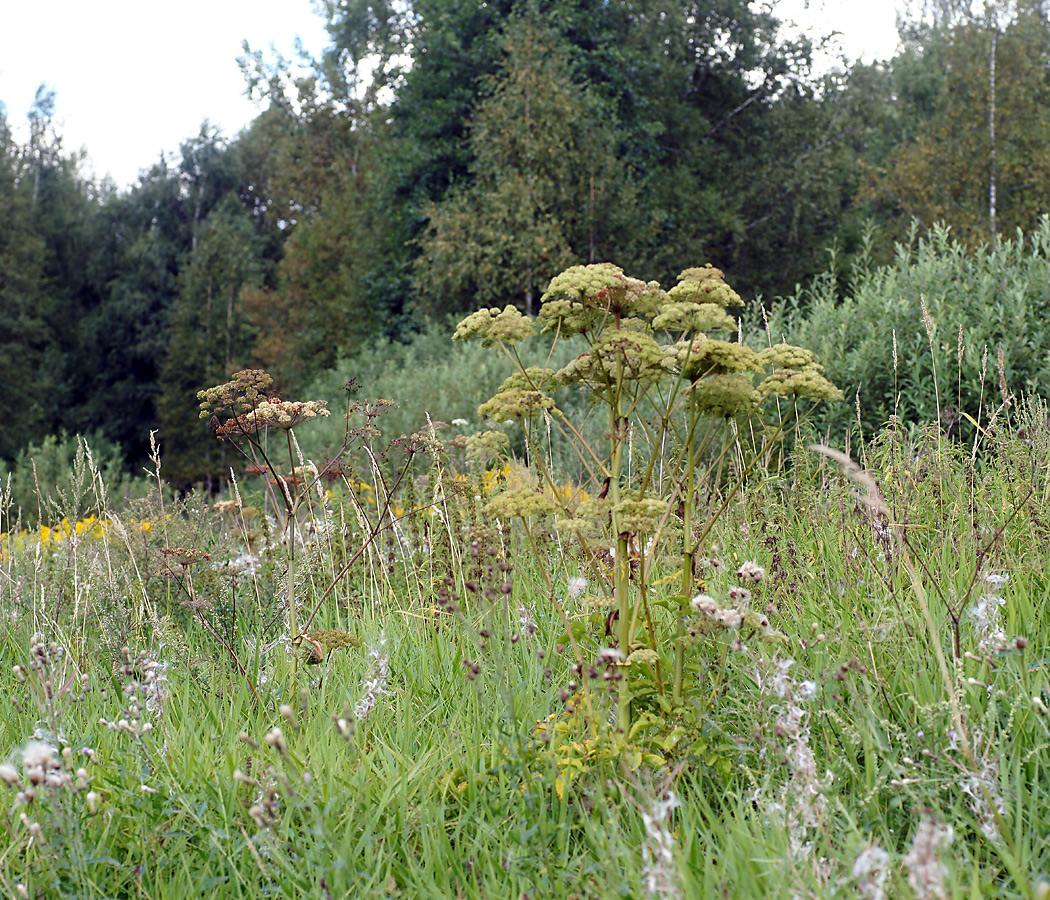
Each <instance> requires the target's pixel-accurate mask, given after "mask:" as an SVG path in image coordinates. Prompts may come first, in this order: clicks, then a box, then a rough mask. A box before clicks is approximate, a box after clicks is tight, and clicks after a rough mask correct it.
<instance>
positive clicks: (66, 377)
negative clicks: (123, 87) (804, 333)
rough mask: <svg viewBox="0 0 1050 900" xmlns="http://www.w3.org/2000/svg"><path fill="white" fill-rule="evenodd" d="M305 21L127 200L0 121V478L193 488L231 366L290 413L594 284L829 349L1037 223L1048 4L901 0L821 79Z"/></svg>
mask: <svg viewBox="0 0 1050 900" xmlns="http://www.w3.org/2000/svg"><path fill="white" fill-rule="evenodd" d="M324 10H325V14H326V17H327V27H328V32H329V35H330V38H331V43H330V46H329V47H328V49H327V50H326V51H325V53H324V54H323V55H322V57H321V58H320V59H316V60H312V61H310V62H309V66H308V68H309V75H307V76H305V77H299V76H295V77H293V75H292V73H293V71H299V66H300V65H301V61H296V63H295V65H294V66H293V64H292V63H291V62H289V61H287V60H283V59H281V58H279V57H276V56H274V55H273V54H271V55H269V56H267V55H266V54H264V53H262V52H259V51H252V50H250V48H247V47H246V48H245V56H244V58H243V59H242V60H241V63H242V67H243V70H244V73H245V77H246V84H247V89H248V91H249V92H250V93H251V94H252V95H253V96H254V97H256V98H257V99H259V100H260V101H261V103H262V108H263V109H264V111H263V112H261V113H260V115H259V116H258V117H257V118H256V119H255V120H254V121H253V122H252V123H251V124H250V126H249V127H248V128H246V129H245V130H244V131H243V132H242V133H240V134H239V135H237V136H236V137H234V138H232V139H228V138H225V137H223V136H221V135H220V134H219V133H218V132H217V131H216V130H215V129H214V128H211V127H209V126H207V125H205V126H203V127H202V128H201V131H200V133H199V134H197V135H195V136H193V137H191V138H189V139H187V140H186V141H185V142H184V143H183V145H182V147H181V152H180V154H179V156H178V158H174V159H167V158H164V157H162V158H161V159H160V160H159V161H158V162H157V163H155V164H154V165H153V166H152V167H150V168H149V169H148V170H144V171H143V173H142V175H141V177H140V178H139V180H138V182H137V183H136V184H135V185H133V186H132V187H131V188H129V189H127V190H117V189H116V188H114V187H113V186H112V184H107V183H105V182H97V181H95V180H94V179H92V178H90V177H87V176H85V175H84V174H83V171H82V166H81V159H80V157H79V156H78V155H77V154H75V153H73V154H71V153H69V152H68V151H67V150H66V148H65V147H64V146H63V140H62V135H61V134H60V133H58V130H57V127H56V125H55V123H54V122H55V108H56V98H55V97H54V95H53V94H50V93H48V92H47V91H46V90H43V89H42V90H41V91H40V92H39V93H38V96H37V102H36V104H35V106H34V108H33V110H32V111H31V113H30V122H29V125H30V128H29V131H28V138H27V140H26V141H25V142H23V143H20V142H18V141H16V140H15V138H14V136H13V131H12V128H11V123H10V122H8V121H7V119H6V118H5V117H4V114H3V110H2V108H0V312H2V314H0V384H2V385H3V387H4V390H3V393H2V396H0V464H3V463H4V462H6V463H12V462H13V461H15V460H17V459H18V458H19V455H20V454H22V456H23V458H25V454H26V452H27V448H36V449H39V448H40V447H41V446H45V445H46V444H47V442H48V441H49V440H50V441H52V445H55V443H56V441H57V444H61V443H62V440H63V439H62V438H61V437H60V438H49V436H54V435H63V434H73V433H85V434H92V435H93V436H94V441H95V446H96V447H99V446H101V447H104V448H107V452H108V454H109V457H110V459H111V461H112V462H113V465H115V466H117V467H118V468H119V467H123V468H125V469H126V470H127V471H132V472H137V471H140V466H141V464H142V462H143V461H144V459H145V458H146V456H147V454H148V451H149V440H150V431H151V430H153V429H156V430H158V432H159V436H160V440H161V442H162V443H163V446H164V454H165V474H166V476H167V477H168V478H169V479H170V480H171V482H172V483H173V484H175V485H176V486H180V487H188V486H191V485H193V484H195V483H202V484H204V485H206V486H217V484H218V483H219V482H220V481H221V480H222V479H223V478H224V477H225V476H226V473H227V472H228V463H229V461H228V460H226V459H225V458H224V457H223V456H222V447H221V445H217V442H215V441H214V438H213V437H212V435H211V434H210V433H209V432H208V431H207V429H206V428H205V427H204V423H201V422H199V420H198V419H197V417H196V401H195V395H196V392H197V390H199V389H200V388H202V387H206V386H208V385H212V384H215V383H218V382H221V381H224V380H225V379H226V377H227V376H228V375H229V374H230V373H231V372H233V371H236V370H237V369H241V368H244V367H246V366H258V367H262V368H266V369H267V370H269V371H270V372H271V373H273V375H274V376H275V378H276V379H277V384H278V386H279V387H280V389H281V391H282V392H283V393H286V394H289V395H300V394H304V393H307V394H309V395H310V396H314V395H315V393H316V391H317V388H318V386H319V385H324V384H327V383H328V382H331V381H334V380H339V381H340V382H341V380H342V379H341V376H340V378H338V379H337V378H336V375H337V374H338V373H344V372H349V373H350V374H353V370H354V368H355V365H358V366H360V365H364V364H365V363H364V362H362V361H366V360H375V359H382V358H397V359H399V360H402V361H404V360H405V359H407V358H409V357H406V356H405V354H404V352H403V349H399V348H403V346H404V345H405V344H411V343H413V342H415V343H416V344H418V345H420V346H423V345H425V344H426V340H427V338H428V334H429V333H430V332H433V331H435V330H436V331H440V330H441V328H442V326H443V323H447V321H448V319H449V317H451V316H458V315H461V314H462V313H464V312H465V311H469V310H471V309H474V308H477V307H480V306H491V305H500V306H502V305H504V304H505V303H516V304H517V305H518V306H519V307H520V308H522V309H523V310H529V311H535V308H536V306H537V303H538V298H539V296H540V294H541V293H542V292H543V290H544V287H545V286H546V284H547V282H548V281H549V279H550V278H551V276H552V275H554V274H556V273H557V272H559V271H561V270H562V269H564V268H565V267H566V266H568V265H572V264H575V263H589V262H597V261H606V260H611V261H614V262H616V263H617V264H619V265H621V266H622V267H623V268H624V269H625V270H627V271H628V272H629V273H630V274H632V275H635V276H639V277H643V278H646V279H657V280H659V281H661V282H662V283H664V284H670V283H673V281H674V278H675V276H676V275H677V273H678V272H679V271H680V270H681V269H683V268H685V267H687V266H692V265H702V264H704V263H708V262H710V263H713V264H715V265H718V266H719V267H721V268H722V269H724V270H725V271H726V272H727V277H728V278H729V280H730V282H731V283H732V284H733V285H734V287H735V288H736V289H737V290H738V292H739V293H740V294H741V295H742V296H743V297H744V298H745V300H746V301H747V302H748V303H749V305H751V307H752V309H751V313H753V315H752V320H753V321H760V316H761V313H762V311H763V310H767V311H768V310H770V309H774V310H775V309H776V308H778V304H779V305H780V307H781V308H789V309H790V310H791V315H792V317H793V318H792V320H791V321H794V322H795V327H798V328H802V329H803V330H804V329H805V327H806V325H805V319H806V316H807V315H809V314H810V312H811V310H810V307H811V306H813V307H816V306H818V305H820V304H821V303H823V307H822V308H823V313H822V315H823V316H824V318H823V319H820V320H819V321H820V322H821V323H823V324H821V325H820V327H819V329H818V330H819V331H820V332H821V333H822V334H824V335H825V336H826V335H827V334H829V333H831V331H833V329H829V328H827V327H825V326H826V323H827V321H828V316H829V315H830V313H829V311H828V306H829V304H830V306H831V307H838V306H841V305H842V303H843V302H844V300H845V298H848V297H850V296H854V299H855V296H859V295H860V294H862V293H863V291H862V290H860V287H861V286H862V285H861V282H862V281H863V280H864V278H867V279H868V282H866V283H867V284H868V285H869V286H870V279H871V277H872V272H873V271H876V270H877V269H878V267H880V266H881V267H883V268H882V269H881V271H883V272H887V271H890V269H892V267H893V266H897V267H898V268H900V267H901V266H902V265H903V266H908V265H913V264H914V258H917V257H921V255H922V253H923V247H924V246H925V247H927V249H928V248H929V247H930V246H940V247H941V250H942V251H943V252H941V251H938V252H941V256H945V255H948V256H950V255H952V254H958V253H959V252H963V253H968V254H974V257H973V258H976V259H981V258H984V257H982V256H981V254H982V253H983V254H987V253H989V252H991V253H992V254H993V256H994V255H995V254H996V253H999V252H1000V251H999V248H1000V236H1005V237H1006V238H1010V237H1012V236H1013V235H1015V234H1020V235H1029V234H1037V233H1039V229H1040V222H1041V221H1042V217H1043V216H1045V214H1046V213H1047V212H1048V211H1050V79H1048V74H1050V68H1048V66H1050V17H1048V12H1047V4H1046V3H1045V2H1032V0H1016V2H1002V0H1000V2H989V3H987V4H980V5H979V9H976V11H975V7H972V6H971V5H970V4H969V3H961V2H958V0H936V2H932V3H926V4H924V5H923V6H922V8H921V9H920V8H913V9H911V10H910V11H909V12H908V13H906V14H904V15H903V16H902V18H901V21H900V35H901V45H900V49H899V51H898V53H897V55H896V56H895V57H894V58H892V59H890V60H888V61H885V62H878V63H872V64H859V63H858V64H852V65H849V66H846V65H843V66H841V67H839V68H837V69H835V70H833V71H817V70H816V69H815V67H814V65H813V59H814V50H815V48H814V46H813V44H812V42H811V41H810V40H809V39H806V38H798V37H794V38H788V37H785V36H784V32H783V30H782V29H781V27H780V23H779V22H778V21H777V20H776V19H775V18H774V17H773V15H772V14H771V13H769V12H768V11H767V10H764V9H763V8H761V6H760V5H759V4H755V3H749V2H745V0H696V2H673V0H636V2H620V0H571V2H570V0H547V2H540V0H492V2H483V3H462V2H452V0H411V2H377V3H368V2H363V0H328V2H326V3H325V4H324ZM129 127H131V126H130V125H129ZM945 227H947V229H948V230H947V231H945ZM1044 232H1045V226H1044ZM1045 236H1046V235H1045V234H1044V237H1045ZM924 240H926V241H927V242H928V243H926V244H923V241H924ZM930 241H932V243H929V242H930ZM938 241H939V242H940V243H939V244H938ZM1044 243H1045V242H1044ZM1025 246H1026V245H1025V243H1024V240H1023V239H1021V238H1019V239H1018V241H1017V242H1016V243H1010V242H1009V241H1007V247H1008V248H1009V247H1016V248H1017V251H1016V253H1015V257H1017V256H1020V255H1023V253H1024V247H1025ZM1040 246H1042V245H1040ZM902 248H903V249H902ZM960 248H962V249H961V250H960ZM1043 249H1044V250H1045V249H1046V248H1045V247H1044V248H1043ZM1010 252H1013V251H1010ZM1039 252H1041V251H1039ZM1043 256H1044V257H1045V253H1044V254H1043ZM886 267H890V269H887V268H886ZM993 268H994V267H993ZM945 296H946V297H948V295H947V294H946V295H945ZM829 298H830V299H829ZM1044 299H1045V298H1044ZM956 302H957V303H958V304H965V303H966V302H967V300H966V298H965V297H962V298H958V299H957V301H956ZM783 321H784V322H785V323H788V320H787V319H784V320H783ZM788 324H790V323H788ZM840 324H842V328H843V329H846V328H848V327H849V324H848V322H842V323H840ZM1020 324H1021V327H1022V329H1027V328H1029V327H1030V326H1033V325H1037V324H1038V323H1034V322H1028V323H1024V322H1022V323H1020ZM912 325H913V326H914V330H915V331H916V333H918V331H919V330H920V329H921V328H922V325H921V322H918V321H917V322H914V323H912ZM1017 325H1018V323H1013V326H1012V330H1013V331H1014V332H1015V333H1016V331H1017ZM785 327H787V325H785ZM809 327H810V329H811V330H812V329H813V328H814V327H816V326H814V325H813V324H812V322H811V323H810V325H809ZM959 327H960V332H959V335H960V336H959V341H960V343H959V347H960V350H959V355H960V365H961V360H962V349H961V348H962V324H960V326H959ZM996 328H998V329H999V331H998V333H995V330H996ZM1007 330H1011V325H1010V324H1009V323H1002V322H1000V323H999V324H998V325H996V326H994V327H992V328H990V329H986V331H987V332H988V333H984V334H980V335H976V338H977V342H978V343H977V344H976V345H975V346H978V347H979V344H980V341H982V340H983V341H984V342H985V344H987V343H988V342H991V343H992V346H993V348H994V345H995V342H996V341H999V340H1002V339H1003V338H1004V332H1005V331H1007ZM1032 330H1035V329H1032ZM883 336H884V337H885V335H883ZM1015 337H1016V334H1015ZM953 339H954V335H953ZM893 340H894V342H896V332H894V335H893ZM922 340H923V341H925V338H923V339H922ZM806 345H807V346H813V341H810V342H809V343H807V344H806ZM1039 346H1041V344H1040V345H1039ZM894 348H896V343H894ZM815 349H818V351H819V350H820V349H821V348H820V347H815ZM882 349H883V360H882V361H883V363H884V364H885V365H884V368H885V369H886V370H887V371H888V370H889V367H890V361H889V353H890V350H889V347H888V346H887V347H883V348H882ZM952 352H954V349H953V351H952ZM993 352H994V350H993ZM1041 352H1042V351H1040V353H1041ZM869 355H870V354H869ZM1044 355H1045V354H1044ZM412 358H413V359H414V360H415V364H417V365H425V364H426V363H425V359H424V358H422V357H420V356H419V355H417V356H415V357H412ZM894 361H896V349H894ZM1045 361H1046V360H1045V358H1043V357H1039V358H1037V359H1032V360H1029V365H1030V366H1033V367H1038V366H1039V365H1042V364H1043V363H1045ZM960 377H961V376H960ZM494 378H495V383H496V384H498V381H499V378H498V376H494ZM840 383H842V382H841V381H840ZM842 384H843V387H845V388H846V389H847V392H848V393H851V389H852V387H854V385H853V384H845V383H842ZM1027 386H1028V387H1032V385H1027ZM857 387H858V390H859V384H858V385H857ZM491 389H492V386H489V388H488V390H489V393H491ZM484 390H485V389H484V388H482V389H480V390H479V392H478V393H477V394H476V396H475V397H474V401H473V402H474V403H475V404H476V403H477V402H479V401H480V400H481V399H484V397H487V396H488V395H489V394H488V393H484ZM851 396H852V394H851ZM960 396H961V389H960ZM395 399H399V400H400V399H402V398H395ZM860 399H861V400H863V399H865V398H864V397H861V398H860ZM896 405H897V400H896V398H894V400H893V409H896ZM885 406H886V404H885V399H884V398H883V405H882V406H881V407H878V406H876V407H872V409H870V410H866V412H867V413H870V415H871V416H873V417H874V418H875V421H876V424H879V422H878V419H879V418H881V417H882V416H883V414H884V413H885V411H886V409H885ZM917 412H920V413H921V412H922V410H917ZM883 421H884V419H883Z"/></svg>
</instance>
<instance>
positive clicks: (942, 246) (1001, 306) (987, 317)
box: [769, 217, 1050, 442]
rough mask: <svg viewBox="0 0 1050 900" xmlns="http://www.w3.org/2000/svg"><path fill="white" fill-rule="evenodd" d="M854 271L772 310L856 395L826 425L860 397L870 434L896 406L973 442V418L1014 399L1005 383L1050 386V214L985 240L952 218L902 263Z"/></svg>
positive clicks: (1035, 390)
mask: <svg viewBox="0 0 1050 900" xmlns="http://www.w3.org/2000/svg"><path fill="white" fill-rule="evenodd" d="M846 281H847V284H848V287H847V289H845V290H844V289H843V287H842V279H840V278H839V277H838V274H837V273H835V272H833V271H829V272H827V273H825V274H824V275H822V276H820V277H818V278H817V279H816V280H815V282H814V284H813V285H812V286H811V287H809V288H806V289H800V290H799V291H798V292H797V293H796V294H795V295H794V296H793V297H790V298H787V299H784V300H781V301H780V302H779V303H778V304H777V305H776V306H775V307H774V309H773V310H772V311H771V314H770V318H769V331H770V334H771V335H772V336H773V339H774V340H775V339H778V338H782V339H784V340H787V341H791V342H793V343H798V344H802V345H803V346H806V347H809V348H810V349H812V350H813V351H814V352H816V353H817V354H818V355H819V357H820V358H821V359H822V360H823V361H824V363H825V365H826V366H827V373H826V374H827V377H828V378H829V379H830V380H832V381H834V383H835V384H837V385H838V386H839V387H841V388H842V390H843V391H844V392H845V394H846V396H847V397H849V398H850V399H853V398H854V397H857V404H854V403H849V404H839V405H836V406H828V407H825V408H824V409H822V410H820V411H819V412H818V413H817V414H816V415H815V417H814V422H815V424H816V425H817V426H818V428H819V429H820V430H821V431H824V430H826V429H830V431H831V433H832V434H833V435H841V434H842V433H843V432H844V431H846V430H848V429H852V428H855V426H856V424H857V411H856V406H857V405H859V408H860V417H861V421H862V423H863V428H864V431H865V434H867V435H872V434H875V433H877V432H878V430H879V429H880V428H881V427H882V425H883V424H885V423H886V422H887V421H889V419H890V416H891V415H894V414H896V415H897V416H898V418H899V419H900V420H901V421H902V422H905V423H912V422H916V423H917V422H931V421H937V420H938V418H939V419H940V422H941V425H942V426H943V427H944V428H945V429H946V430H950V433H952V434H954V435H960V434H961V435H962V436H963V437H964V438H965V439H966V440H967V441H968V442H969V441H970V440H972V437H973V430H972V429H973V426H972V424H971V423H970V421H969V419H972V420H973V421H975V422H981V423H982V425H983V424H984V423H986V422H987V421H988V420H989V417H990V415H991V414H992V413H993V412H994V411H995V410H996V408H998V407H999V406H1000V405H1001V404H1002V402H1003V400H1004V397H1003V393H1002V389H1001V386H1002V385H1005V386H1007V389H1008V391H1010V390H1012V391H1019V392H1023V393H1026V394H1032V395H1035V396H1040V397H1043V398H1046V397H1047V396H1048V391H1050V376H1048V374H1047V360H1048V358H1050V330H1048V329H1047V328H1046V326H1045V323H1046V321H1047V318H1048V316H1050V219H1048V218H1045V217H1044V218H1043V220H1042V221H1041V222H1040V224H1039V226H1038V227H1037V228H1036V230H1035V231H1034V232H1033V233H1032V234H1031V235H1029V236H1027V237H1025V236H1024V235H1022V234H1020V233H1018V234H1017V235H1016V236H1015V237H1014V238H1013V239H1012V240H1006V239H1004V240H1000V241H999V242H998V243H997V244H996V245H995V246H994V247H988V246H986V247H982V248H978V249H977V250H971V249H969V248H967V247H966V246H964V245H963V244H961V243H960V242H958V241H956V240H954V239H953V238H952V236H951V232H950V231H949V229H947V228H945V227H938V228H934V229H932V230H931V231H930V232H929V233H927V234H926V235H924V236H922V237H919V236H918V235H917V234H913V236H912V239H911V240H909V242H908V243H907V244H904V245H898V247H897V252H896V257H895V259H894V261H893V263H892V264H890V265H884V266H872V265H870V264H868V263H867V262H866V261H865V260H864V259H862V260H861V263H860V264H859V265H857V266H855V267H854V269H853V271H852V273H851V276H850V278H849V279H847V280H846ZM924 304H925V308H926V312H927V315H926V316H924V314H923V305H924ZM928 330H929V332H930V333H928ZM1000 352H1001V356H1000ZM1000 360H1001V367H1002V371H1001V373H1000V371H999V366H1000ZM858 392H859V394H858Z"/></svg>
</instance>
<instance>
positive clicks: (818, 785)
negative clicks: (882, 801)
mask: <svg viewBox="0 0 1050 900" xmlns="http://www.w3.org/2000/svg"><path fill="white" fill-rule="evenodd" d="M794 665H795V661H794V660H793V659H781V660H776V671H775V672H774V674H773V675H772V677H771V678H769V679H768V680H767V679H764V678H763V676H762V673H761V671H759V672H757V673H756V680H757V682H758V686H759V690H760V691H761V692H762V693H763V694H766V695H769V694H772V695H773V696H775V697H776V698H777V700H778V701H779V702H778V703H776V705H775V706H774V710H775V714H776V719H775V723H774V724H775V733H776V735H777V736H778V737H779V738H780V739H781V741H782V742H783V746H784V753H785V757H786V761H787V764H788V769H789V771H790V777H789V779H788V781H787V782H786V783H785V784H784V785H783V786H782V789H781V791H780V792H779V793H778V795H777V796H776V797H775V798H774V799H773V800H772V801H771V802H769V803H768V804H767V810H768V813H769V815H770V818H771V819H773V820H774V821H780V822H783V823H784V825H785V827H786V828H787V832H788V840H789V842H790V845H791V852H792V856H794V857H795V858H796V859H801V858H805V857H806V856H808V855H809V851H810V846H811V844H810V841H809V834H810V832H811V831H813V830H815V829H817V828H819V826H820V824H821V822H822V821H823V820H824V818H825V814H826V811H827V798H826V797H825V796H824V791H825V787H826V782H827V780H828V779H829V778H830V777H831V776H830V773H828V774H826V775H825V776H824V778H823V779H822V778H821V777H820V776H819V774H818V772H817V763H816V757H815V756H814V754H813V749H812V748H811V747H810V744H809V739H810V733H809V710H808V709H806V707H805V705H804V704H806V703H808V702H809V701H811V700H812V699H813V698H814V697H815V696H816V693H817V684H816V682H814V681H809V680H804V681H796V680H795V679H794V678H793V677H792V676H791V674H790V670H791V667H792V666H794ZM758 799H760V798H758V797H756V800H758Z"/></svg>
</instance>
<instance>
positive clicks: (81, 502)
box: [0, 432, 146, 531]
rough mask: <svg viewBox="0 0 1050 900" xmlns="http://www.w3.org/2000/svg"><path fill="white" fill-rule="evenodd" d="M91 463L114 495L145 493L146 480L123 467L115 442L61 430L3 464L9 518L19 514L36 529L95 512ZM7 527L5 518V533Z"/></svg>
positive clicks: (0, 482)
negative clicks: (131, 473)
mask: <svg viewBox="0 0 1050 900" xmlns="http://www.w3.org/2000/svg"><path fill="white" fill-rule="evenodd" d="M89 458H90V462H91V466H89V465H88V460H89ZM92 467H93V468H94V469H95V470H97V471H98V472H99V473H100V474H101V476H102V481H103V483H104V484H105V490H106V492H107V494H108V495H109V496H110V498H111V499H117V498H124V499H127V498H130V497H133V496H135V497H138V496H143V495H144V494H145V492H146V487H145V480H144V479H143V478H134V477H132V476H130V475H128V474H127V472H126V471H125V469H124V458H123V456H122V455H121V452H120V448H119V447H118V446H117V445H116V444H114V443H112V442H111V441H107V440H106V439H105V438H103V437H102V436H101V435H92V436H91V437H89V438H83V437H80V436H79V435H69V434H66V433H65V432H63V433H62V434H59V435H49V436H48V437H46V438H44V439H43V440H42V441H41V442H40V443H38V444H30V445H29V446H27V447H25V448H24V449H23V450H22V451H21V452H20V453H19V454H18V456H17V457H15V461H14V463H12V464H11V465H9V466H8V465H5V464H4V463H3V462H0V496H2V497H3V499H4V501H5V502H4V506H5V507H6V509H5V511H4V516H5V518H6V519H9V520H16V519H19V518H20V519H21V523H22V525H23V526H28V527H33V526H36V525H39V524H47V523H49V522H54V521H59V520H61V519H62V518H63V517H68V518H69V519H70V521H74V522H75V521H77V520H78V519H82V518H84V517H85V516H88V515H90V514H91V513H92V512H97V510H98V508H99V507H100V506H101V503H100V498H99V497H98V496H97V493H96V491H95V489H94V487H93V484H92V474H91V468H92ZM8 492H9V493H8ZM8 525H9V522H8V521H5V522H4V524H3V530H4V531H6V530H8Z"/></svg>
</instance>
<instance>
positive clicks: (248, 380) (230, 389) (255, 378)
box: [197, 369, 273, 419]
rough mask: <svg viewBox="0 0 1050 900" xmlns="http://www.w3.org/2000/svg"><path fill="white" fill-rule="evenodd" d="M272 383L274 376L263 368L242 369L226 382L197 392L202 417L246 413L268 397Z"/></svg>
mask: <svg viewBox="0 0 1050 900" xmlns="http://www.w3.org/2000/svg"><path fill="white" fill-rule="evenodd" d="M272 384H273V378H271V377H270V375H269V374H267V373H266V372H264V371H263V370H262V369H241V371H240V372H237V373H236V374H235V375H234V376H233V378H232V379H230V380H229V381H227V382H226V383H225V384H220V385H216V386H215V387H212V388H208V389H207V390H204V391H198V392H197V399H198V400H200V401H201V414H200V417H201V418H202V419H206V418H208V416H212V415H218V414H219V413H223V412H232V413H233V414H234V415H239V414H240V413H246V412H248V410H250V409H254V408H255V407H256V405H257V404H258V403H259V402H260V401H261V400H265V399H266V392H267V390H268V389H269V388H270V386H271V385H272Z"/></svg>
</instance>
